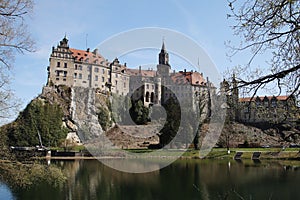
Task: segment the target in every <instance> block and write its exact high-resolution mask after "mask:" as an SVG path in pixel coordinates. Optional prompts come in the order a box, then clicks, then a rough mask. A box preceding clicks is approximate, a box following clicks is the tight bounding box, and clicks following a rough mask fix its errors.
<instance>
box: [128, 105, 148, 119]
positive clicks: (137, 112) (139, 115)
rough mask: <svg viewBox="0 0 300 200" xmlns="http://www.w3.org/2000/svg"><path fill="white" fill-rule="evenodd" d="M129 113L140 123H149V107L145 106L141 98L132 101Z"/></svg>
mask: <svg viewBox="0 0 300 200" xmlns="http://www.w3.org/2000/svg"><path fill="white" fill-rule="evenodd" d="M129 113H130V116H131V119H132V120H133V121H134V122H135V123H136V124H138V125H144V124H147V122H148V120H149V108H147V107H145V106H144V105H143V102H142V101H141V100H139V101H137V102H134V103H132V107H131V108H130V110H129Z"/></svg>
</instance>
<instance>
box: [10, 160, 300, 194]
mask: <svg viewBox="0 0 300 200" xmlns="http://www.w3.org/2000/svg"><path fill="white" fill-rule="evenodd" d="M297 164H298V165H299V163H297ZM51 165H56V166H58V167H59V168H61V169H62V170H63V171H64V172H65V173H66V175H67V177H68V180H67V182H66V183H65V185H64V186H63V187H62V188H57V187H50V186H49V185H43V184H39V185H36V186H34V187H32V188H30V189H29V190H19V191H18V192H17V193H15V196H16V197H17V199H172V200H174V199H226V198H227V199H240V197H239V195H240V196H242V197H243V198H244V199H269V198H271V199H298V198H299V197H300V191H299V189H298V185H297V183H299V181H300V171H299V170H297V168H295V167H293V168H291V169H290V170H285V169H284V166H283V165H282V164H280V163H278V162H262V163H253V162H252V161H251V160H249V161H243V163H238V162H236V161H234V160H231V161H228V160H227V161H206V160H178V161H177V162H175V163H173V164H172V165H170V166H168V167H166V168H164V169H161V170H159V171H155V172H149V173H144V174H130V173H124V172H119V171H116V170H114V169H111V168H109V167H107V166H105V165H103V164H101V163H100V162H99V161H97V160H74V161H53V160H52V161H51Z"/></svg>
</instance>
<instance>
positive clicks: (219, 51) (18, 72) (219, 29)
mask: <svg viewBox="0 0 300 200" xmlns="http://www.w3.org/2000/svg"><path fill="white" fill-rule="evenodd" d="M229 12H230V10H229V7H228V3H227V1H220V0H201V1H199V0H191V1H179V0H164V1H158V0H152V1H145V0H132V1H111V0H95V1H92V0H86V1H74V0H64V1H61V0H51V1H50V0H47V1H46V0H41V1H37V0H36V1H35V7H34V13H33V14H32V16H31V18H30V19H28V20H27V23H28V25H29V31H30V32H31V34H32V36H33V39H34V40H35V41H36V48H37V51H36V52H34V53H25V54H24V55H18V56H17V57H16V61H15V65H14V70H13V76H14V79H13V80H12V89H13V90H14V91H15V93H16V96H18V97H19V98H21V99H22V101H23V107H24V106H26V104H27V103H28V102H29V101H30V100H32V99H33V98H34V97H36V96H37V95H38V94H40V93H41V90H42V87H43V85H45V84H46V81H47V66H48V65H49V55H50V53H51V48H52V46H56V45H57V43H58V42H59V41H60V40H61V39H62V38H63V37H64V35H65V33H66V34H67V37H68V39H69V43H70V46H71V47H73V48H78V49H85V48H86V36H87V44H88V47H90V48H92V49H93V48H94V47H96V46H97V45H98V44H99V43H101V42H103V41H104V40H106V39H107V38H109V37H111V36H112V35H115V34H118V33H120V32H124V31H127V30H130V29H135V28H143V27H160V28H167V29H172V30H175V31H178V32H181V33H182V34H184V35H186V36H187V37H189V38H191V39H193V40H194V41H195V42H197V43H198V44H199V45H200V46H201V47H202V49H204V51H205V52H206V53H207V54H208V55H209V57H210V58H211V60H212V61H213V62H214V64H215V66H216V67H217V69H218V70H219V71H220V72H221V73H222V72H224V71H225V70H226V68H231V67H234V66H236V65H240V64H245V63H246V62H247V61H248V60H247V59H246V56H243V55H242V56H238V57H236V58H234V59H232V60H231V61H230V60H229V59H228V58H227V57H226V52H227V50H226V48H225V45H224V42H225V41H227V40H233V41H239V40H238V39H239V38H236V37H234V36H233V31H232V30H231V28H230V25H233V22H232V21H230V20H228V19H227V14H228V13H229ZM165 40H166V46H167V48H168V45H170V44H168V42H167V41H168V38H166V39H165ZM160 42H161V41H160ZM159 47H160V46H159ZM100 53H101V50H100ZM152 53H153V52H152ZM153 55H155V56H154V57H153V61H151V62H153V63H155V62H157V55H156V53H154V54H153ZM104 56H105V55H104ZM170 59H171V60H172V57H171V58H170ZM121 61H122V62H123V60H121ZM146 62H148V61H146ZM127 63H128V62H127ZM129 64H130V62H129ZM142 64H144V63H142Z"/></svg>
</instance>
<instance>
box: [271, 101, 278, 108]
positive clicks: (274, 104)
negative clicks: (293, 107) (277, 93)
mask: <svg viewBox="0 0 300 200" xmlns="http://www.w3.org/2000/svg"><path fill="white" fill-rule="evenodd" d="M271 104H272V107H276V106H277V102H276V100H275V99H272V101H271Z"/></svg>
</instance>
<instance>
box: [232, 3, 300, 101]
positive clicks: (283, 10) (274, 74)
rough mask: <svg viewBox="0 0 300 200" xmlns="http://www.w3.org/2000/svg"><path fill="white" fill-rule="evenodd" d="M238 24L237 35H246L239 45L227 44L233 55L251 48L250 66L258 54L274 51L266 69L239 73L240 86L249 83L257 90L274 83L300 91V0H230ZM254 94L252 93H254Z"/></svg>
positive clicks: (291, 91)
mask: <svg viewBox="0 0 300 200" xmlns="http://www.w3.org/2000/svg"><path fill="white" fill-rule="evenodd" d="M229 7H230V9H231V13H230V14H228V17H229V18H233V19H234V20H235V21H236V24H235V25H234V26H233V27H232V28H233V30H234V33H235V35H238V36H240V37H242V38H243V42H242V43H241V44H240V45H239V46H234V45H231V44H228V46H229V47H230V48H231V50H232V51H231V52H230V53H231V56H233V55H235V54H236V53H238V52H240V51H243V50H251V57H250V58H249V63H248V65H247V66H246V67H247V68H248V69H249V67H250V66H251V64H252V63H253V62H252V61H253V60H254V59H255V58H257V56H258V54H266V55H271V60H270V61H269V64H270V69H269V70H267V73H262V74H257V75H253V74H251V75H250V76H249V77H248V78H245V77H238V78H239V83H240V86H241V87H243V86H249V87H250V91H251V92H253V93H254V95H255V94H256V92H257V91H258V89H259V88H263V87H264V86H266V85H268V84H272V83H275V84H276V85H277V87H278V88H279V91H280V92H281V90H282V89H283V88H287V89H289V90H290V94H293V95H296V96H298V95H299V87H300V1H299V0H240V1H239V0H229ZM254 95H253V96H254Z"/></svg>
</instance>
